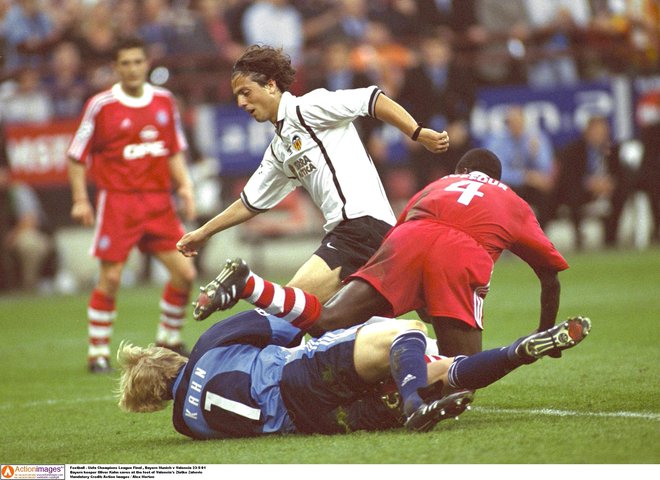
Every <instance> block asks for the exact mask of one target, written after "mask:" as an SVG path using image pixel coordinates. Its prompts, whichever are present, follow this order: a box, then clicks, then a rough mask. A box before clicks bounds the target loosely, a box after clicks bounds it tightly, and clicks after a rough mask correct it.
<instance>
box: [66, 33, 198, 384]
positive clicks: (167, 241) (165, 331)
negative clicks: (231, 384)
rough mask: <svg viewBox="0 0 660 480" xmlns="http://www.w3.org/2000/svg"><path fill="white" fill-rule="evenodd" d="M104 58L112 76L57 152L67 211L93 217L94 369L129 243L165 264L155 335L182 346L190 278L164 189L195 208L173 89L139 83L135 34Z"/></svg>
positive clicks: (98, 368)
mask: <svg viewBox="0 0 660 480" xmlns="http://www.w3.org/2000/svg"><path fill="white" fill-rule="evenodd" d="M114 68H115V71H116V73H117V75H118V77H119V83H117V84H115V85H114V86H113V87H112V88H110V89H109V90H106V91H103V92H101V93H99V94H97V95H95V96H94V97H92V98H91V99H90V100H89V101H88V102H87V104H86V106H85V109H84V111H83V114H82V119H81V121H80V125H79V127H78V130H77V132H76V134H75V136H74V138H73V140H72V142H71V145H70V146H69V150H68V152H67V153H68V157H69V160H70V162H69V179H70V184H71V190H72V196H73V207H72V209H71V216H72V217H73V219H74V220H76V221H78V222H80V223H82V224H83V225H85V226H91V225H94V224H95V232H94V240H93V245H92V249H91V253H92V255H93V256H95V257H97V258H98V259H99V260H100V275H99V279H98V283H97V284H96V287H95V289H94V291H93V292H92V295H91V298H90V300H89V305H88V334H89V348H88V361H89V369H90V371H91V372H94V373H97V372H98V373H102V372H107V371H111V368H110V365H109V360H108V359H109V356H110V346H109V343H110V338H111V335H112V326H113V322H114V319H115V317H116V309H115V298H116V296H117V292H118V290H119V286H120V279H121V274H122V271H123V268H124V265H125V262H126V259H127V258H128V255H129V253H130V251H131V250H132V248H133V247H134V246H138V247H139V249H140V250H141V251H142V252H149V253H151V254H153V255H154V257H155V258H157V259H158V260H159V261H160V262H161V263H162V264H163V265H164V266H165V267H166V268H167V270H168V271H169V274H170V279H169V282H168V283H167V285H166V286H165V289H164V291H163V295H162V298H161V301H160V312H161V315H160V324H159V326H158V333H157V338H156V341H157V343H158V344H159V345H161V346H165V347H168V348H171V349H172V350H175V351H178V352H183V351H185V349H184V347H183V345H182V342H181V334H180V331H181V328H182V326H183V323H184V321H185V309H186V306H187V304H188V298H189V292H190V287H191V286H192V283H193V282H194V280H195V278H196V271H195V268H194V265H193V263H192V261H191V259H188V258H185V257H183V256H182V255H180V254H179V253H178V252H177V250H176V242H177V240H178V239H179V238H180V237H181V236H182V235H183V233H184V228H183V225H182V224H181V221H180V219H179V218H178V216H177V213H176V210H175V206H174V203H173V199H172V190H173V189H175V190H176V193H177V195H178V197H179V198H180V199H181V201H182V205H183V209H184V214H185V217H186V219H188V220H192V219H193V218H194V217H195V203H194V199H193V187H192V182H191V180H190V176H189V174H188V170H187V167H186V163H185V154H184V152H185V150H186V149H187V142H186V139H185V137H184V134H183V129H182V127H181V123H180V118H179V113H178V111H177V108H176V105H175V101H174V98H173V96H172V94H171V93H170V92H169V91H167V90H165V89H163V88H157V87H154V86H152V85H150V84H149V83H147V81H146V79H147V73H148V71H149V63H148V61H147V56H146V50H145V45H144V43H143V41H142V40H140V39H138V38H129V39H125V40H123V41H122V42H120V43H119V44H118V45H117V47H116V49H115V57H114ZM87 170H89V171H90V173H91V175H92V177H93V179H94V181H95V184H96V187H97V189H98V195H97V200H96V219H95V218H94V210H93V208H92V204H91V203H90V200H89V197H88V194H87V184H86V172H87Z"/></svg>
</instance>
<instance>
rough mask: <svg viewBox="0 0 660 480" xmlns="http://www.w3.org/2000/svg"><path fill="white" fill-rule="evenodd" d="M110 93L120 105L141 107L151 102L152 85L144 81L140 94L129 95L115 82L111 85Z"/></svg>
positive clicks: (152, 95)
mask: <svg viewBox="0 0 660 480" xmlns="http://www.w3.org/2000/svg"><path fill="white" fill-rule="evenodd" d="M112 94H113V95H114V97H115V98H116V99H117V100H118V101H119V103H121V104H122V105H125V106H127V107H132V108H142V107H146V106H147V105H149V104H150V103H151V99H152V98H154V87H152V86H151V85H150V84H148V83H145V84H144V88H143V91H142V96H141V97H131V96H130V95H126V93H125V92H124V91H123V90H122V89H121V85H120V84H119V83H115V84H114V85H113V86H112Z"/></svg>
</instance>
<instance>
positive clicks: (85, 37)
mask: <svg viewBox="0 0 660 480" xmlns="http://www.w3.org/2000/svg"><path fill="white" fill-rule="evenodd" d="M122 5H123V4H122ZM117 12H118V13H121V12H124V8H123V7H122V8H118V10H117ZM112 14H113V10H112V8H111V4H110V2H108V1H107V0H99V1H98V2H96V3H95V4H94V5H93V6H91V7H90V8H89V9H87V10H86V11H85V16H84V19H82V20H81V22H80V25H79V29H78V30H79V33H78V37H77V38H76V43H77V44H78V47H79V48H80V55H81V57H82V63H83V68H84V69H85V75H86V77H87V79H88V82H89V87H90V89H92V90H102V89H105V88H106V87H108V86H109V85H108V82H112V83H114V82H115V81H116V80H115V78H114V77H113V72H112V69H111V68H110V67H109V66H108V65H111V63H112V60H113V53H112V49H113V48H114V44H115V42H116V39H117V37H116V34H115V31H114V29H113V25H112V22H111V21H110V19H111V18H112ZM110 77H112V78H110Z"/></svg>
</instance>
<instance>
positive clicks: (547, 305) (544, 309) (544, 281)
mask: <svg viewBox="0 0 660 480" xmlns="http://www.w3.org/2000/svg"><path fill="white" fill-rule="evenodd" d="M534 273H536V276H537V277H538V278H539V281H540V282H541V318H540V320H539V328H538V331H539V332H540V331H543V330H547V329H549V328H551V327H552V326H553V325H554V324H555V321H556V319H557V312H558V311H559V295H560V292H561V285H560V284H559V275H558V273H557V271H556V270H552V269H549V268H534Z"/></svg>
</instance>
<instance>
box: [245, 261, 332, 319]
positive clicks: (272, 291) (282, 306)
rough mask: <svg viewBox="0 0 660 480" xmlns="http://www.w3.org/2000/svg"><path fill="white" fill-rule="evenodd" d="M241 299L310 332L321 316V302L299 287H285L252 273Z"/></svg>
mask: <svg viewBox="0 0 660 480" xmlns="http://www.w3.org/2000/svg"><path fill="white" fill-rule="evenodd" d="M241 298H243V299H244V300H245V301H247V302H249V303H251V304H252V305H254V306H255V307H258V308H261V309H263V310H265V311H266V312H268V313H270V314H271V315H275V316H277V317H281V318H282V319H284V320H286V321H287V322H289V323H291V324H292V325H293V326H294V327H298V328H299V329H301V330H308V329H309V328H310V327H311V326H312V325H313V324H314V322H316V320H317V319H318V318H319V316H320V315H321V302H319V299H318V298H317V297H316V295H312V294H310V293H307V292H305V291H303V290H301V289H300V288H297V287H283V286H282V285H278V284H277V283H273V282H269V281H268V280H265V279H263V278H261V277H260V276H258V275H255V274H254V273H250V277H249V278H248V281H247V283H246V284H245V288H244V289H243V292H242V293H241Z"/></svg>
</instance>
